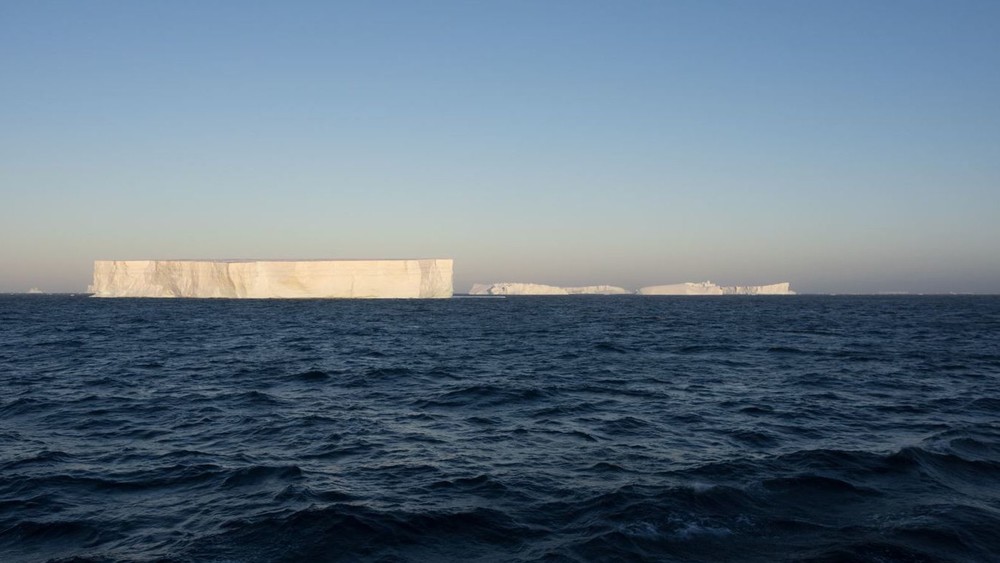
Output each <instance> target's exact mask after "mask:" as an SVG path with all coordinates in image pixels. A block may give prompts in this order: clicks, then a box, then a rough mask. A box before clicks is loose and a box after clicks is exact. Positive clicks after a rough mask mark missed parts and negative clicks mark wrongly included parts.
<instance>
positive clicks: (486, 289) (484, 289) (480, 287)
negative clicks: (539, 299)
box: [469, 282, 629, 295]
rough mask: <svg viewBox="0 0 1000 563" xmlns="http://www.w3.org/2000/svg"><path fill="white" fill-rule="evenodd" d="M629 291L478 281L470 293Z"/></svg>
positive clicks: (527, 293)
mask: <svg viewBox="0 0 1000 563" xmlns="http://www.w3.org/2000/svg"><path fill="white" fill-rule="evenodd" d="M627 293H629V291H628V290H627V289H625V288H623V287H617V286H613V285H585V286H579V287H559V286H557V285H545V284H540V283H521V282H499V283H490V284H486V283H477V284H474V285H473V286H472V289H470V290H469V295H624V294H627Z"/></svg>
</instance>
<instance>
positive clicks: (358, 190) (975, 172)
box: [0, 0, 1000, 293]
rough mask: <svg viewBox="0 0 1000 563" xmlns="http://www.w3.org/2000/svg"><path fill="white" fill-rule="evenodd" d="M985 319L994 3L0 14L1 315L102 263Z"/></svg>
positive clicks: (998, 22) (179, 6) (996, 128)
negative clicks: (740, 295) (687, 295)
mask: <svg viewBox="0 0 1000 563" xmlns="http://www.w3.org/2000/svg"><path fill="white" fill-rule="evenodd" d="M248 257H253V258H359V257H453V258H455V260H456V279H455V282H456V290H457V291H465V290H466V289H468V286H469V285H471V284H472V283H473V282H492V281H532V282H539V283H554V284H597V283H609V284H615V285H622V286H626V287H630V288H634V287H638V286H641V285H652V284H659V283H673V282H680V281H702V280H705V279H711V280H712V281H715V282H718V283H723V284H736V283H740V284H755V283H768V282H776V281H790V282H792V285H793V288H795V289H798V290H800V291H802V292H879V291H913V292H948V291H958V292H988V293H998V292H1000V2H996V1H984V2H968V1H956V2H941V1H936V2H921V1H916V0H913V1H910V0H908V1H871V0H865V1H859V2H848V1H842V0H837V1H829V2H801V1H787V2H765V1H759V2H744V1H739V2H704V1H684V2H668V1H652V0H651V1H648V2H631V1H603V2H584V1H578V0H574V1H568V2H556V1H544V2H538V1H525V2H519V1H514V2H511V1H494V2H471V1H462V2H445V1H441V0H434V1H427V2H419V1H400V2H379V1H366V2H357V3H338V2H332V1H331V2H327V1H323V2H278V1H275V2H248V1H239V2H237V1H232V2H222V1H185V0H179V1H178V0H172V1H161V2H132V1H125V0H121V1H117V2H105V1H96V0H88V1H86V2H79V1H64V2H49V1H42V0H31V1H24V2H14V1H8V2H3V3H0V291H25V290H27V289H28V288H29V287H32V286H38V287H41V288H42V289H45V290H49V291H82V290H84V289H85V287H86V285H87V284H88V283H89V278H90V271H91V263H92V261H93V260H94V259H99V258H121V259H126V258H248Z"/></svg>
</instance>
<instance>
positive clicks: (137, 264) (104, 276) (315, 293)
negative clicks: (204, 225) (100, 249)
mask: <svg viewBox="0 0 1000 563" xmlns="http://www.w3.org/2000/svg"><path fill="white" fill-rule="evenodd" d="M452 275H453V263H452V260H451V259H428V260H287V261H283V260H98V261H96V262H94V284H93V285H92V286H91V287H90V292H91V293H93V294H94V296H95V297H220V298H251V299H265V298H351V297H353V298H443V297H451V295H452Z"/></svg>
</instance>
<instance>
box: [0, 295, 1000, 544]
mask: <svg viewBox="0 0 1000 563" xmlns="http://www.w3.org/2000/svg"><path fill="white" fill-rule="evenodd" d="M50 560H51V561H74V562H84V561H95V562H96V561H100V562H104V561H178V562H189V561H190V562H195V561H197V562H202V561H218V562H263V561H385V562H389V561H546V562H563V561H566V562H569V561H751V562H753V561H760V562H771V561H815V562H820V561H831V562H832V561H872V562H875V561H878V562H904V561H905V562H919V561H970V562H971V561H976V562H979V561H1000V298H998V297H975V296H942V297H932V296H886V297H848V296H793V297H740V296H734V297H707V298H699V297H637V296H611V297H604V296H579V297H510V298H506V299H502V298H482V299H474V298H465V299H461V298H456V299H450V300H414V301H408V300H400V301H393V300H390V301H381V300H374V301H368V300H302V301H297V300H296V301H278V300H275V301H267V300H264V301H257V300H153V299H90V298H87V297H73V296H37V295H31V296H0V561H4V562H21V561H50Z"/></svg>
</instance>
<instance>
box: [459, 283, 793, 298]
mask: <svg viewBox="0 0 1000 563" xmlns="http://www.w3.org/2000/svg"><path fill="white" fill-rule="evenodd" d="M630 293H634V294H636V295H795V292H794V291H792V289H791V284H790V283H789V282H780V283H773V284H767V285H727V286H721V285H717V284H714V283H712V282H710V281H703V282H683V283H675V284H667V285H651V286H646V287H641V288H639V289H638V290H636V291H634V292H632V291H629V290H627V289H625V288H623V287H618V286H613V285H588V286H580V287H560V286H556V285H546V284H539V283H525V282H497V283H492V284H484V283H476V284H473V285H472V288H471V289H469V295H625V294H630Z"/></svg>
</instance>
